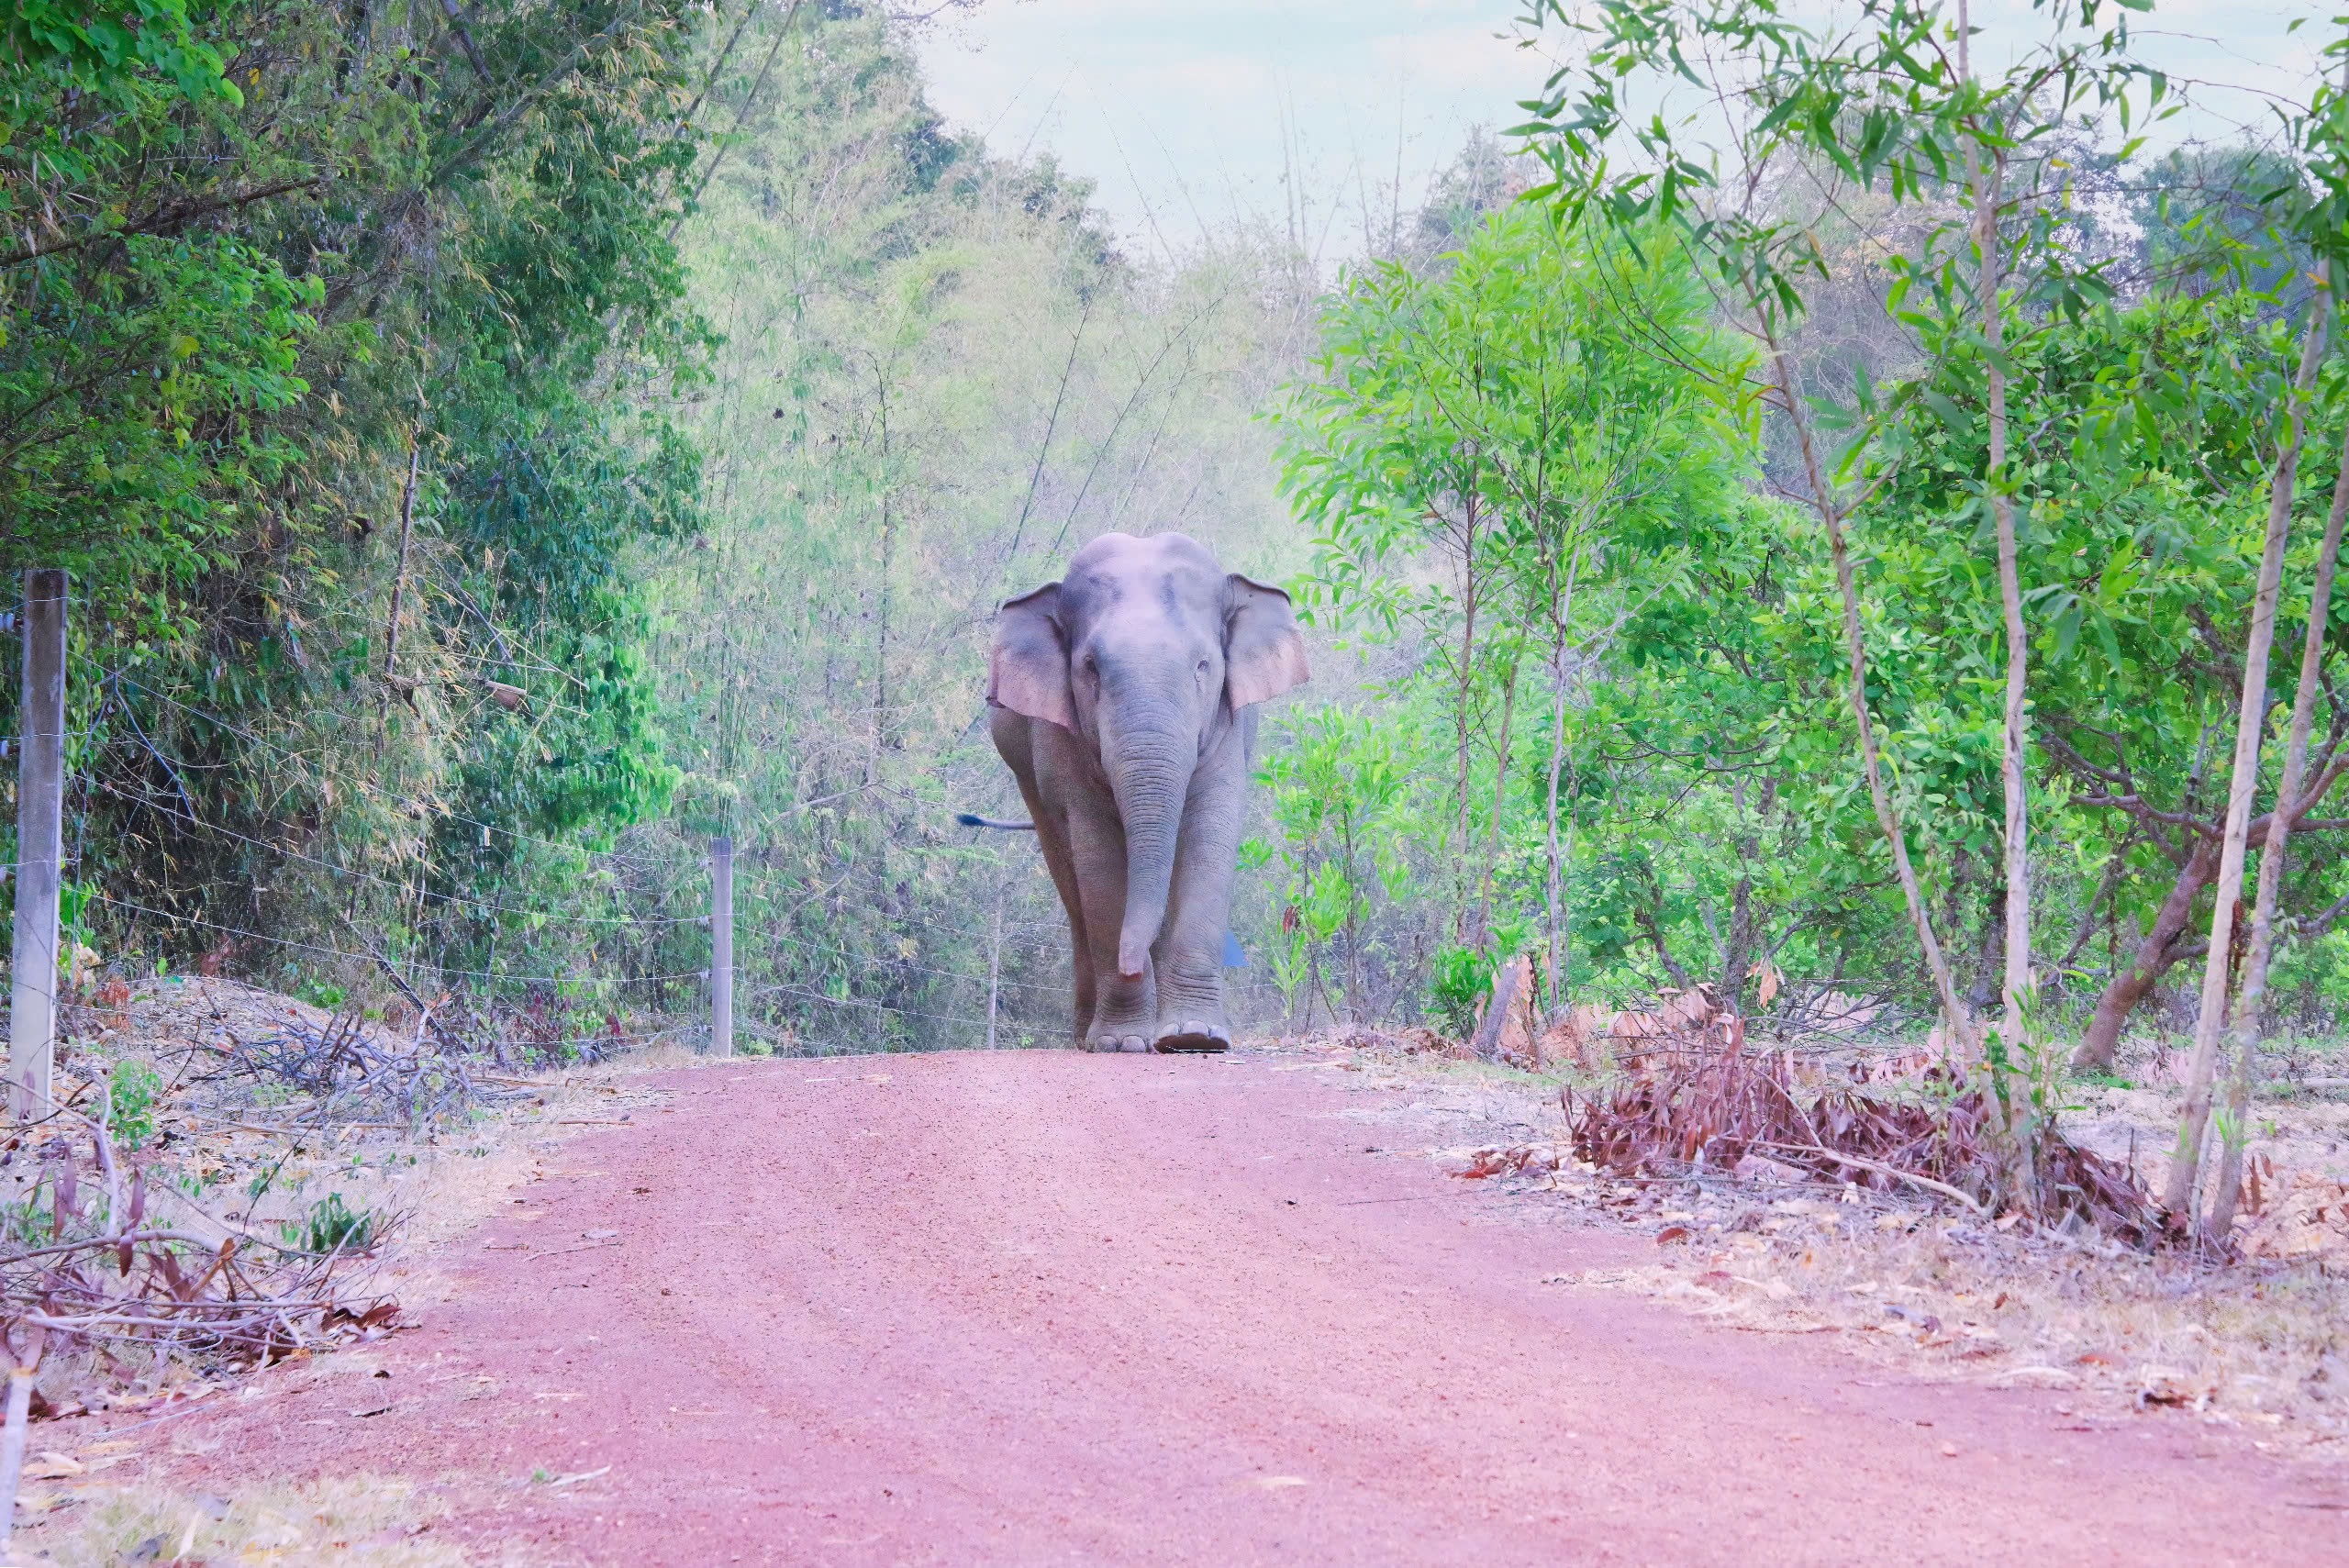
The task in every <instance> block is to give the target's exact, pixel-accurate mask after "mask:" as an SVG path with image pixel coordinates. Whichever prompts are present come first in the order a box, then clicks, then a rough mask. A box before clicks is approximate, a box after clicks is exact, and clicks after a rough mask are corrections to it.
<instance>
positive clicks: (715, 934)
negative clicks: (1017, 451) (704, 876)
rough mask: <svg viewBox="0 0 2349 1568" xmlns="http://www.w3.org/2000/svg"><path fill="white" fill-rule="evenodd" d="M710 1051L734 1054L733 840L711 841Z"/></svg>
mask: <svg viewBox="0 0 2349 1568" xmlns="http://www.w3.org/2000/svg"><path fill="white" fill-rule="evenodd" d="M709 1051H710V1054H711V1055H713V1056H731V1055H733V1054H734V840H732V839H731V838H728V837H719V838H716V839H712V840H710V841H709Z"/></svg>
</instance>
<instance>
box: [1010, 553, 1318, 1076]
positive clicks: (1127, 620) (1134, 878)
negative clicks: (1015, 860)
mask: <svg viewBox="0 0 2349 1568" xmlns="http://www.w3.org/2000/svg"><path fill="white" fill-rule="evenodd" d="M1306 679H1308V671H1307V669H1306V662H1305V640H1304V639H1303V638H1301V637H1300V636H1298V635H1297V617H1296V615H1295V613H1294V612H1293V611H1292V610H1291V609H1290V607H1289V600H1288V595H1286V594H1284V593H1282V592H1281V591H1280V590H1279V589H1278V588H1268V587H1266V586H1265V585H1264V584H1262V583H1252V582H1250V581H1249V580H1248V579H1247V578H1245V577H1242V576H1241V575H1240V574H1239V573H1229V574H1227V573H1225V572H1224V570H1223V568H1222V567H1220V566H1219V565H1218V564H1216V559H1215V556H1214V555H1213V554H1212V553H1211V552H1209V551H1208V548H1207V547H1206V546H1205V545H1202V544H1200V543H1199V542H1198V541H1197V539H1188V538H1186V537H1185V536H1184V535H1182V534H1156V535H1153V536H1152V537H1151V538H1149V539H1136V538H1134V537H1133V536H1132V535H1130V534H1104V535H1102V536H1101V537H1100V538H1099V539H1095V540H1094V541H1093V542H1092V543H1090V544H1088V545H1086V546H1085V548H1084V549H1083V550H1078V551H1077V552H1076V555H1075V556H1074V558H1073V559H1072V560H1071V561H1070V562H1069V563H1068V574H1067V575H1066V576H1065V577H1063V579H1062V580H1061V581H1060V582H1057V583H1047V584H1044V586H1042V587H1041V588H1039V589H1037V590H1036V591H1035V592H1034V593H1032V594H1025V595H1021V596H1020V597H1019V598H1016V599H1012V600H1009V601H1008V602H1007V603H1006V604H1005V605H1004V606H1003V610H1002V613H1001V615H1000V616H999V617H997V618H996V629H995V645H994V647H993V648H992V649H990V650H989V651H988V654H987V703H988V706H989V707H990V708H991V709H992V710H993V711H992V714H991V716H990V717H991V719H992V723H993V728H994V732H995V744H996V751H1000V752H1002V753H1003V760H1004V761H1005V762H1008V763H1009V764H1010V766H1011V771H1012V773H1013V774H1014V776H1016V777H1017V778H1018V779H1019V793H1020V795H1022V796H1023V797H1024V798H1025V799H1026V801H1027V803H1028V810H1029V812H1030V816H1031V817H1032V818H1033V820H1034V822H1035V827H1036V840H1037V842H1038V844H1039V845H1040V846H1041V848H1042V850H1043V851H1044V864H1045V866H1046V867H1047V868H1048V869H1049V870H1050V871H1051V872H1052V883H1053V885H1054V886H1056V887H1058V888H1059V889H1060V895H1061V902H1062V904H1063V905H1064V906H1066V907H1067V909H1068V923H1069V936H1070V946H1071V947H1072V949H1073V950H1074V971H1075V993H1076V997H1075V1033H1076V1042H1077V1044H1079V1045H1080V1046H1083V1047H1085V1049H1087V1050H1092V1051H1143V1050H1147V1049H1150V1048H1151V1047H1153V1046H1154V1047H1156V1048H1157V1049H1158V1050H1160V1051H1222V1050H1224V1049H1226V1048H1227V1047H1228V1046H1230V1043H1231V1026H1230V1022H1229V1021H1228V1020H1227V1019H1226V1017H1225V1014H1224V1009H1223V955H1224V937H1225V931H1226V929H1227V928H1228V926H1229V924H1230V912H1231V879H1232V875H1233V873H1234V871H1235V870H1236V869H1237V862H1238V859H1239V853H1240V824H1241V808H1242V806H1243V804H1244V800H1245V795H1246V790H1247V784H1248V764H1249V753H1250V751H1252V747H1253V743H1254V740H1255V728H1256V715H1255V712H1254V708H1255V705H1256V704H1258V703H1261V702H1263V701H1264V700H1265V699H1266V698H1268V697H1273V696H1277V695H1280V694H1281V693H1283V692H1285V691H1287V690H1288V689H1289V688H1290V687H1291V686H1294V685H1297V684H1299V683H1300V682H1302V681H1304V680H1306Z"/></svg>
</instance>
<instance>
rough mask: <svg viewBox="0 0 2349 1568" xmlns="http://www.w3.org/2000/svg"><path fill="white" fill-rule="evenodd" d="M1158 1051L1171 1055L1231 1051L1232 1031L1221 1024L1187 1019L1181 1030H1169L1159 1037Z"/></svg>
mask: <svg viewBox="0 0 2349 1568" xmlns="http://www.w3.org/2000/svg"><path fill="white" fill-rule="evenodd" d="M1158 1049H1159V1050H1160V1051H1165V1052H1168V1053H1170V1054H1171V1053H1174V1052H1176V1051H1184V1052H1190V1053H1194V1054H1206V1053H1208V1052H1210V1051H1230V1049H1231V1031H1230V1029H1226V1028H1225V1027H1224V1026H1223V1025H1221V1024H1217V1023H1206V1022H1202V1021H1200V1020H1199V1019H1197V1018H1186V1019H1184V1020H1183V1025H1182V1027H1181V1028H1180V1029H1168V1030H1167V1031H1166V1032H1165V1033H1163V1034H1162V1035H1160V1036H1159V1037H1158Z"/></svg>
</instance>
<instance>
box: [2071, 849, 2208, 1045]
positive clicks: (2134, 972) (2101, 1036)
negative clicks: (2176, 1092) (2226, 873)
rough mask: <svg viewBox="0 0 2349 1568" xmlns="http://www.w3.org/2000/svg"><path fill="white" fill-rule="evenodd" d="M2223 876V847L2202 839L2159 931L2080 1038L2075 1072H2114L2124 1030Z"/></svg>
mask: <svg viewBox="0 0 2349 1568" xmlns="http://www.w3.org/2000/svg"><path fill="white" fill-rule="evenodd" d="M2218 870H2219V854H2218V845H2217V844H2216V843H2215V842H2214V841H2213V840H2209V839H2202V838H2199V836H2198V841H2197V843H2196V845H2195V848H2194V851H2193V853H2191V854H2190V855H2188V857H2187V859H2186V863H2185V864H2184V865H2182V866H2180V867H2178V869H2177V875H2176V878H2175V879H2174V880H2173V881H2172V882H2171V883H2170V888H2169V896H2168V897H2166V898H2165V899H2163V900H2162V906H2161V908H2160V909H2158V910H2156V911H2155V912H2154V925H2153V929H2151V930H2149V931H2147V932H2146V933H2145V937H2144V940H2143V941H2141V942H2139V943H2138V944H2137V953H2136V956H2135V957H2134V958H2132V960H2131V961H2130V963H2129V967H2128V968H2127V969H2125V970H2122V971H2121V973H2117V974H2115V975H2114V976H2113V977H2112V979H2111V981H2110V983H2109V984H2106V986H2105V988H2104V995H2102V996H2100V997H2099V998H2098V999H2097V1004H2096V1014H2095V1016H2094V1017H2093V1018H2090V1019H2089V1020H2088V1028H2087V1033H2086V1034H2085V1035H2082V1036H2081V1037H2080V1048H2079V1050H2078V1051H2075V1052H2074V1053H2073V1055H2072V1067H2073V1069H2074V1071H2080V1070H2083V1069H2087V1068H2098V1069H2101V1070H2103V1071H2105V1072H2110V1071H2111V1070H2112V1064H2113V1061H2114V1054H2115V1052H2116V1051H2118V1050H2119V1048H2120V1044H2121V1028H2122V1026H2124V1025H2126V1024H2127V1023H2128V1021H2129V1015H2130V1014H2131V1013H2132V1012H2134V1011H2136V1008H2137V1004H2138V1003H2140V1002H2142V1001H2143V1000H2144V999H2145V997H2146V995H2147V994H2148V993H2150V992H2151V991H2152V990H2153V988H2154V986H2155V985H2156V984H2160V982H2161V977H2162V976H2163V975H2164V974H2165V973H2168V972H2169V966H2170V965H2171V964H2173V963H2175V962H2177V959H2178V957H2179V955H2178V954H2177V953H2176V952H2174V951H2171V950H2172V949H2174V948H2175V947H2176V945H2177V940H2178V939H2179V938H2180V937H2182V936H2184V935H2185V934H2186V929H2187V927H2188V925H2189V924H2190V923H2191V922H2192V920H2193V917H2194V901H2195V899H2196V898H2198V897H2199V896H2200V895H2201V893H2202V890H2203V889H2204V888H2206V887H2208V886H2210V879H2211V877H2213V876H2215V875H2217V874H2218Z"/></svg>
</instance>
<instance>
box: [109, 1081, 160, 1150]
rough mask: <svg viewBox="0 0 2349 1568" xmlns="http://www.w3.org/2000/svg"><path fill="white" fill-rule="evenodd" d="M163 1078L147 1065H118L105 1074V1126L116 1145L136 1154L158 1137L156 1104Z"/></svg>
mask: <svg viewBox="0 0 2349 1568" xmlns="http://www.w3.org/2000/svg"><path fill="white" fill-rule="evenodd" d="M162 1091H163V1075H162V1074H161V1073H158V1072H157V1071H155V1069H154V1068H153V1067H152V1066H151V1065H150V1064H149V1063H147V1062H140V1061H138V1060H136V1059H135V1058H134V1059H133V1060H130V1061H128V1062H117V1063H115V1065H114V1067H113V1068H112V1070H110V1071H109V1072H108V1073H106V1125H107V1127H108V1129H109V1130H110V1131H111V1132H112V1134H113V1136H114V1140H115V1142H116V1143H117V1144H118V1145H120V1146H121V1147H122V1148H124V1149H128V1150H132V1151H137V1150H139V1149H141V1148H144V1147H145V1146H146V1143H147V1140H149V1139H150V1138H152V1137H154V1136H155V1102H156V1100H157V1099H159V1098H161V1095H162Z"/></svg>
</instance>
